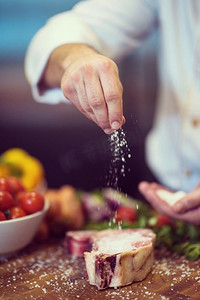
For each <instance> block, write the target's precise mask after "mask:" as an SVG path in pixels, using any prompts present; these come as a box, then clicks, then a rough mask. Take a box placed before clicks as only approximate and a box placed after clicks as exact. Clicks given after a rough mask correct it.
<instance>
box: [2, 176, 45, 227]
mask: <svg viewBox="0 0 200 300" xmlns="http://www.w3.org/2000/svg"><path fill="white" fill-rule="evenodd" d="M44 202H45V200H44V197H43V196H42V195H41V194H40V193H38V192H34V191H33V192H29V191H26V189H25V187H24V185H23V184H22V182H21V181H20V180H19V179H18V178H16V177H8V178H4V177H0V221H6V220H11V219H16V218H21V217H24V216H26V215H30V214H33V213H35V212H37V211H40V210H42V209H43V207H44Z"/></svg>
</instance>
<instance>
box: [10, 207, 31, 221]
mask: <svg viewBox="0 0 200 300" xmlns="http://www.w3.org/2000/svg"><path fill="white" fill-rule="evenodd" d="M26 215H27V214H26V213H25V211H24V210H23V209H22V208H21V207H19V206H14V207H12V208H11V209H10V219H17V218H21V217H24V216H26Z"/></svg>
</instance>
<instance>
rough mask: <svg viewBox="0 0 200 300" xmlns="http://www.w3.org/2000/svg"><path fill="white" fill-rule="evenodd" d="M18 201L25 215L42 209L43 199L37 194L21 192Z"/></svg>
mask: <svg viewBox="0 0 200 300" xmlns="http://www.w3.org/2000/svg"><path fill="white" fill-rule="evenodd" d="M19 201H20V206H21V207H22V208H23V210H24V211H25V212H26V213H27V214H33V213H35V212H37V211H39V210H42V209H43V207H44V197H43V196H42V195H41V194H39V193H37V192H23V194H21V196H20V197H19Z"/></svg>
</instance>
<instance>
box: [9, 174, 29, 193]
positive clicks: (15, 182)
mask: <svg viewBox="0 0 200 300" xmlns="http://www.w3.org/2000/svg"><path fill="white" fill-rule="evenodd" d="M8 181H9V183H10V184H11V185H12V187H13V190H14V194H17V193H19V192H24V191H25V187H24V185H23V184H22V182H21V180H19V179H18V178H16V177H9V178H8Z"/></svg>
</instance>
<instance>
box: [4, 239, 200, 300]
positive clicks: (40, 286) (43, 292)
mask: <svg viewBox="0 0 200 300" xmlns="http://www.w3.org/2000/svg"><path fill="white" fill-rule="evenodd" d="M199 266H200V260H197V261H194V262H189V261H187V260H186V259H185V258H183V257H179V256H178V255H175V254H171V253H169V252H168V251H166V250H156V251H155V263H154V266H153V269H152V272H151V273H150V274H149V275H148V276H147V277H146V279H145V280H143V281H142V282H137V283H133V284H132V285H129V286H126V287H123V288H118V289H107V290H103V291H98V290H97V289H96V287H94V286H90V285H89V284H88V282H87V281H86V279H85V274H86V270H85V264H84V260H83V259H82V258H78V259H77V258H73V257H70V256H68V255H66V253H65V251H64V249H63V247H62V240H51V241H49V242H48V243H45V244H40V245H39V244H34V243H32V244H31V245H29V246H28V247H27V248H26V249H24V250H23V251H20V252H18V253H17V254H15V255H14V256H12V257H10V258H4V259H1V262H0V299H1V300H9V299H10V300H11V299H12V300H18V299H19V300H24V299H38V300H39V299H41V300H42V299H48V300H51V299H52V300H55V299H61V300H74V299H80V300H87V299H91V300H97V299H98V300H110V299H113V300H118V299H121V300H130V299H138V300H140V299H154V300H156V299H162V300H164V299H170V300H178V299H196V300H199V299H200V268H199Z"/></svg>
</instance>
